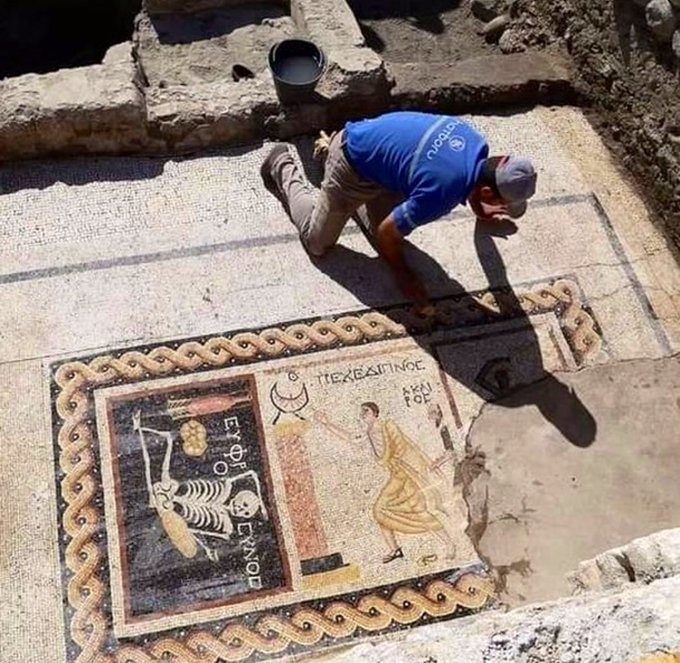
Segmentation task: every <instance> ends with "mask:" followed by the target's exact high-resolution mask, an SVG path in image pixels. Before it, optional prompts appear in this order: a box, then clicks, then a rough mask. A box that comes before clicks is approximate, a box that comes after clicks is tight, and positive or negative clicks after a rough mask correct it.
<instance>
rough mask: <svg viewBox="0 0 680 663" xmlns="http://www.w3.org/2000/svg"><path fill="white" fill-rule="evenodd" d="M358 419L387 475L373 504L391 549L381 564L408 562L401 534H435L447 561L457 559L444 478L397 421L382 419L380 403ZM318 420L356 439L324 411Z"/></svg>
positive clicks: (365, 408) (368, 405)
mask: <svg viewBox="0 0 680 663" xmlns="http://www.w3.org/2000/svg"><path fill="white" fill-rule="evenodd" d="M360 418H361V420H362V422H363V423H364V424H365V426H366V434H367V436H368V441H369V443H370V446H371V449H372V451H373V454H374V456H375V458H376V459H377V461H378V463H379V464H380V465H382V466H383V467H384V468H385V469H386V471H387V473H388V478H387V482H386V483H385V484H384V485H383V487H382V489H381V490H380V493H379V494H378V497H377V499H376V501H375V503H374V505H373V518H374V519H375V521H376V523H377V524H378V526H379V527H380V531H381V532H382V535H383V537H384V539H385V542H386V543H387V545H388V548H389V553H388V554H387V555H386V556H385V557H384V558H383V562H384V563H386V564H387V563H389V562H392V561H394V560H396V559H399V558H403V557H404V551H403V549H402V547H401V545H400V544H399V541H398V539H397V535H398V534H424V533H432V534H434V535H435V536H436V537H437V538H439V539H440V540H441V541H442V543H443V544H444V546H445V549H446V556H447V557H451V558H453V557H454V556H455V545H454V543H453V540H452V538H451V535H450V534H449V532H448V529H447V521H448V519H449V514H448V513H447V511H446V508H445V506H444V503H443V500H442V495H441V492H440V490H439V485H441V484H442V483H443V482H444V477H443V475H442V473H441V472H440V471H439V470H437V469H436V468H435V463H434V462H433V461H432V460H430V459H429V458H428V457H427V456H426V455H425V454H424V453H423V452H422V451H421V450H420V449H419V448H418V447H417V446H416V444H415V443H414V442H412V441H411V440H410V439H409V437H408V436H407V435H406V434H405V433H404V432H403V431H402V430H401V428H400V427H399V426H398V425H397V424H396V423H395V422H394V421H392V420H390V419H385V420H381V419H380V408H379V407H378V405H377V404H376V403H373V402H366V403H362V404H361V409H360ZM315 419H316V420H317V421H318V422H319V423H322V424H323V425H324V426H325V427H326V428H328V429H329V430H331V431H332V432H333V433H335V434H336V435H338V436H339V437H341V438H342V439H344V440H346V441H350V440H351V439H352V437H354V436H352V435H350V434H349V433H348V432H347V431H345V430H344V429H343V428H341V427H339V426H337V425H336V424H334V423H333V422H331V421H330V420H329V418H328V416H327V415H326V414H325V413H323V412H317V413H316V416H315Z"/></svg>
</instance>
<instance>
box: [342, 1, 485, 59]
mask: <svg viewBox="0 0 680 663" xmlns="http://www.w3.org/2000/svg"><path fill="white" fill-rule="evenodd" d="M349 4H350V6H351V8H352V11H353V12H354V15H355V16H356V17H357V19H358V21H359V24H360V25H361V29H362V32H363V33H364V37H365V38H366V41H367V42H368V45H369V46H370V47H371V48H372V49H373V50H375V51H377V52H378V53H380V55H381V56H382V57H383V58H384V59H385V60H387V61H391V62H452V61H458V60H465V59H468V58H473V57H477V56H480V55H489V54H491V53H494V52H496V47H495V46H493V45H491V44H487V43H486V41H485V39H484V37H483V36H481V35H479V34H478V30H479V29H480V28H481V27H482V25H483V24H482V23H481V22H480V21H479V20H478V19H476V18H475V17H474V16H473V15H472V13H471V11H470V2H469V0H349Z"/></svg>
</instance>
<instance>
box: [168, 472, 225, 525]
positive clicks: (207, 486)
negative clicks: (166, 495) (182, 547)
mask: <svg viewBox="0 0 680 663" xmlns="http://www.w3.org/2000/svg"><path fill="white" fill-rule="evenodd" d="M182 489H183V490H182ZM180 490H181V491H182V493H181V494H177V495H175V500H174V501H175V503H176V504H178V505H179V508H180V514H181V516H182V518H184V519H185V520H186V521H187V522H188V523H189V524H191V525H194V526H195V527H197V528H199V529H207V530H212V531H214V532H222V533H224V534H230V533H231V530H232V525H231V518H230V517H229V512H228V511H227V500H228V499H229V494H230V493H231V486H230V485H228V484H226V482H222V481H219V480H217V481H208V480H206V479H194V480H190V481H183V482H182V484H181V488H180Z"/></svg>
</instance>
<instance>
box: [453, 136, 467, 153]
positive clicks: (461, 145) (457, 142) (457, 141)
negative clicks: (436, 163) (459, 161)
mask: <svg viewBox="0 0 680 663" xmlns="http://www.w3.org/2000/svg"><path fill="white" fill-rule="evenodd" d="M449 147H450V148H451V149H452V150H453V151H454V152H462V151H463V150H464V149H465V138H463V137H462V136H453V137H452V138H451V140H450V141H449Z"/></svg>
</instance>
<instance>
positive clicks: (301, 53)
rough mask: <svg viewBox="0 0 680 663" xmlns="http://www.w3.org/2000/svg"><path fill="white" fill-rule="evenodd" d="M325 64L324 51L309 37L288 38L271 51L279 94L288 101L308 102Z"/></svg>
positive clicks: (272, 67)
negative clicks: (307, 38)
mask: <svg viewBox="0 0 680 663" xmlns="http://www.w3.org/2000/svg"><path fill="white" fill-rule="evenodd" d="M325 67H326V56H325V55H324V53H323V51H322V50H321V49H320V48H319V47H318V46H317V45H316V44H314V43H313V42H311V41H307V40H306V39H284V40H283V41H280V42H279V43H278V44H274V46H272V48H271V50H270V51H269V68H270V69H271V72H272V76H273V77H274V85H275V86H276V93H277V94H278V95H279V99H280V100H281V101H283V102H284V103H299V102H303V101H308V100H309V98H310V96H311V94H312V92H313V91H314V88H315V87H316V84H317V83H318V82H319V79H320V78H321V75H322V74H323V71H324V68H325Z"/></svg>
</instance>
